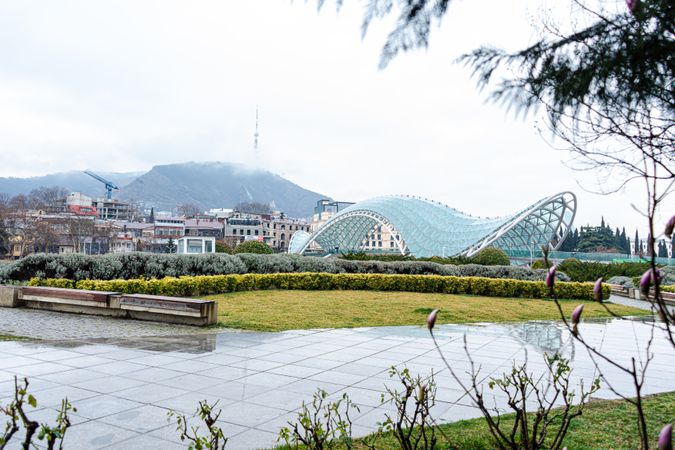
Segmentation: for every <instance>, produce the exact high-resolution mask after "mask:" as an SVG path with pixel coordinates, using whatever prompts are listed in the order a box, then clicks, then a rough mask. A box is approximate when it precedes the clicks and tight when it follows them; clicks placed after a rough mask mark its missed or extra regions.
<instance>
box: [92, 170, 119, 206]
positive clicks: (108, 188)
mask: <svg viewBox="0 0 675 450" xmlns="http://www.w3.org/2000/svg"><path fill="white" fill-rule="evenodd" d="M84 173H86V174H87V175H89V176H90V177H92V178H94V179H95V180H98V181H100V182H101V183H103V184H105V191H106V194H107V195H106V197H107V198H108V200H112V191H113V189H115V190H117V191H119V190H120V188H119V186H117V185H116V184H115V183H113V182H112V181H110V180H106V179H105V178H103V177H100V176H98V175H96V174H95V173H94V172H90V171H88V170H85V171H84Z"/></svg>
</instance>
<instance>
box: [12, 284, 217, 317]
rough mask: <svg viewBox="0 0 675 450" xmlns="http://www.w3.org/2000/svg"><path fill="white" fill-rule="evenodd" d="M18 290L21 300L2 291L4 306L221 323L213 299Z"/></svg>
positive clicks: (31, 288)
mask: <svg viewBox="0 0 675 450" xmlns="http://www.w3.org/2000/svg"><path fill="white" fill-rule="evenodd" d="M18 289H19V292H18V301H17V300H16V299H15V297H16V292H15V291H11V292H10V290H8V289H5V290H3V291H2V292H0V293H1V294H2V298H0V300H2V302H1V303H0V306H5V307H17V306H26V307H28V308H35V309H46V310H50V311H62V312H71V313H80V314H94V315H105V316H115V317H130V318H133V319H141V320H152V321H158V322H168V323H178V324H186V325H213V324H215V323H217V322H218V309H217V308H218V304H217V303H216V302H214V301H212V300H195V299H192V298H181V297H162V296H158V295H144V294H120V293H119V292H106V291H85V290H81V289H64V288H53V287H43V286H23V287H21V288H18ZM5 291H7V292H5ZM10 294H11V295H10ZM5 297H7V298H5Z"/></svg>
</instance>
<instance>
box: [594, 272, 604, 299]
mask: <svg viewBox="0 0 675 450" xmlns="http://www.w3.org/2000/svg"><path fill="white" fill-rule="evenodd" d="M593 298H595V301H596V302H598V303H602V277H600V278H598V279H597V280H595V285H594V286H593Z"/></svg>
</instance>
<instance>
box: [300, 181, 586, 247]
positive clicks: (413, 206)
mask: <svg viewBox="0 0 675 450" xmlns="http://www.w3.org/2000/svg"><path fill="white" fill-rule="evenodd" d="M576 208H577V200H576V196H575V195H574V194H573V193H571V192H562V193H560V194H556V195H552V196H550V197H546V198H544V199H541V200H539V201H538V202H536V203H534V204H533V205H531V206H529V207H527V208H525V209H524V210H523V211H520V212H518V213H516V214H513V215H511V216H506V217H499V218H480V217H473V216H469V215H467V214H464V213H462V212H460V211H457V210H456V209H453V208H450V207H449V206H446V205H443V204H441V203H438V202H434V201H431V200H427V199H423V198H419V197H412V196H390V197H378V198H373V199H370V200H366V201H363V202H359V203H355V204H353V205H351V206H348V207H346V208H344V209H342V210H341V211H339V212H337V213H335V214H333V215H332V216H331V217H330V218H329V219H328V220H327V221H326V222H325V223H323V224H322V225H321V226H319V227H318V229H316V230H314V231H313V232H312V233H311V234H310V233H306V232H302V233H296V235H295V236H294V237H293V239H292V241H291V243H290V244H289V252H290V253H299V254H302V253H305V252H306V251H308V250H310V251H311V250H312V249H313V248H312V245H316V246H317V247H318V248H320V249H321V250H322V252H324V253H344V252H361V251H366V250H368V251H371V252H378V253H379V252H391V253H398V254H403V255H406V254H410V255H413V256H418V257H430V256H458V255H466V256H472V255H474V254H475V253H477V252H478V251H479V250H481V249H483V248H485V247H488V246H493V247H498V248H501V249H503V250H505V251H507V252H508V251H509V250H518V251H522V250H529V251H532V250H537V249H539V248H541V246H548V247H549V248H551V249H552V250H555V249H557V248H558V247H559V246H560V245H561V244H562V241H563V240H564V239H565V237H566V236H567V233H568V230H569V228H570V227H571V225H572V222H573V220H574V216H575V214H576Z"/></svg>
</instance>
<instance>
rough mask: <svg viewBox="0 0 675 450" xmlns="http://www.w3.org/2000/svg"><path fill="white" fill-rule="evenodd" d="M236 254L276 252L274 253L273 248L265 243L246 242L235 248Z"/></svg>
mask: <svg viewBox="0 0 675 450" xmlns="http://www.w3.org/2000/svg"><path fill="white" fill-rule="evenodd" d="M234 253H259V254H270V253H274V252H273V251H272V248H271V247H270V246H269V245H267V244H265V243H264V242H259V241H244V242H242V243H241V244H239V245H237V246H236V247H235V249H234Z"/></svg>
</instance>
